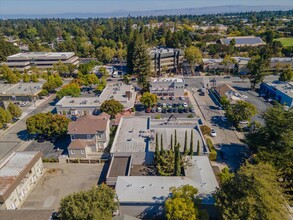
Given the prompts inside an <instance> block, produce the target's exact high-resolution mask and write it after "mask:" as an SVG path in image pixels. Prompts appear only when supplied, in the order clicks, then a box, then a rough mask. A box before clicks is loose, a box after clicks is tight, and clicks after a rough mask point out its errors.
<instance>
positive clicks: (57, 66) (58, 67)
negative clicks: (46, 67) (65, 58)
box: [53, 60, 69, 74]
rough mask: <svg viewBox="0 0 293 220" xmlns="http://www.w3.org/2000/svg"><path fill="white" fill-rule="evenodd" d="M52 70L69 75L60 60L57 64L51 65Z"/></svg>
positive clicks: (65, 66)
mask: <svg viewBox="0 0 293 220" xmlns="http://www.w3.org/2000/svg"><path fill="white" fill-rule="evenodd" d="M53 69H54V70H55V71H57V72H58V73H59V74H65V73H69V68H68V66H67V65H66V64H64V63H62V62H61V61H60V60H59V61H58V63H55V64H54V65H53Z"/></svg>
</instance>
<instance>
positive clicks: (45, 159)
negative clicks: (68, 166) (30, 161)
mask: <svg viewBox="0 0 293 220" xmlns="http://www.w3.org/2000/svg"><path fill="white" fill-rule="evenodd" d="M42 160H43V163H58V162H59V160H58V158H55V157H50V158H43V159H42Z"/></svg>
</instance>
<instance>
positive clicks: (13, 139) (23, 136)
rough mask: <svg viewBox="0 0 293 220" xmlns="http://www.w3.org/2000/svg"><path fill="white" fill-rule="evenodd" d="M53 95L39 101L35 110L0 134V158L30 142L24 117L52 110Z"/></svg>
mask: <svg viewBox="0 0 293 220" xmlns="http://www.w3.org/2000/svg"><path fill="white" fill-rule="evenodd" d="M55 97H56V95H52V96H51V97H50V98H49V99H48V100H46V101H45V102H43V103H41V104H40V105H39V106H38V107H36V108H35V110H33V111H31V112H30V113H28V114H27V115H26V116H25V117H24V118H22V119H20V120H19V121H17V122H16V124H14V125H12V126H11V127H10V128H8V129H7V130H5V131H4V132H3V133H2V134H1V135H0V160H2V159H4V158H5V157H6V156H7V155H9V154H10V153H11V152H13V151H15V150H17V149H19V148H20V147H22V148H23V147H25V146H27V145H28V144H30V141H29V140H27V134H28V133H27V131H26V124H25V122H26V119H27V118H28V117H30V116H32V115H35V114H37V113H40V112H49V111H52V110H53V109H54V108H55V106H54V105H53V104H52V101H53V100H54V99H55ZM50 103H51V104H50ZM31 104H32V103H31Z"/></svg>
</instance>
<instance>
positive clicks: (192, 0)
mask: <svg viewBox="0 0 293 220" xmlns="http://www.w3.org/2000/svg"><path fill="white" fill-rule="evenodd" d="M239 4H242V5H290V6H293V0H278V1H277V0H241V1H239V0H238V1H236V0H0V13H2V14H55V13H66V12H80V13H84V12H89V13H103V12H113V11H119V10H123V11H146V10H155V9H176V8H191V7H192V8H195V7H205V6H219V5H239Z"/></svg>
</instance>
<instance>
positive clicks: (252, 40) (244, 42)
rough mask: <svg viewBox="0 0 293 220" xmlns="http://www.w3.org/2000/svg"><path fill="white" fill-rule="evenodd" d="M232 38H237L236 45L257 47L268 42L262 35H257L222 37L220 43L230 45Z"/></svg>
mask: <svg viewBox="0 0 293 220" xmlns="http://www.w3.org/2000/svg"><path fill="white" fill-rule="evenodd" d="M232 39H235V47H257V46H262V45H265V44H266V43H265V42H263V40H262V39H261V38H260V37H255V36H241V37H227V38H221V39H220V43H221V44H223V45H226V46H229V44H230V41H231V40H232Z"/></svg>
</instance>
